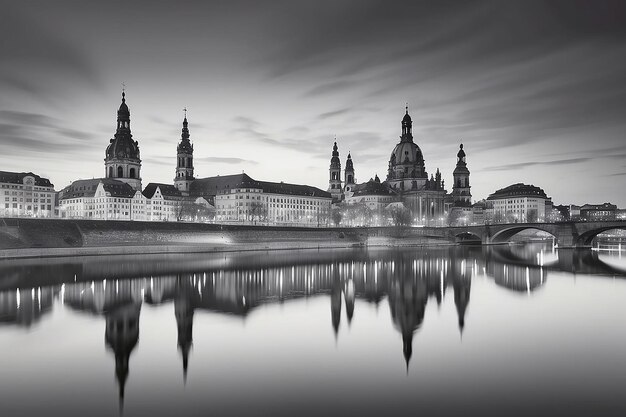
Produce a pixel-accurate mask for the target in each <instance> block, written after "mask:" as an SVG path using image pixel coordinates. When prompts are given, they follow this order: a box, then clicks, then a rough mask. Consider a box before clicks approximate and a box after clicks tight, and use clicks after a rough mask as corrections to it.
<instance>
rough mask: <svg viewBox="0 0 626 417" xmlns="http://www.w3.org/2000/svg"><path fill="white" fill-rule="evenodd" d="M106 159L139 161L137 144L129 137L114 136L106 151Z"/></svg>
mask: <svg viewBox="0 0 626 417" xmlns="http://www.w3.org/2000/svg"><path fill="white" fill-rule="evenodd" d="M106 158H107V159H139V144H138V143H137V141H134V140H132V138H131V137H130V136H121V137H120V136H118V135H117V134H116V135H115V138H114V139H111V143H110V144H109V146H107V150H106Z"/></svg>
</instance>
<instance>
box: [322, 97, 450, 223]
mask: <svg viewBox="0 0 626 417" xmlns="http://www.w3.org/2000/svg"><path fill="white" fill-rule="evenodd" d="M405 110H406V111H405V114H404V117H403V118H402V122H401V125H402V131H401V132H402V134H401V136H400V142H399V143H397V144H396V146H395V147H394V148H393V151H392V152H391V156H390V158H389V165H388V171H387V179H386V180H385V181H384V182H383V183H382V184H381V185H376V184H375V181H372V182H371V183H370V184H369V185H368V184H367V183H363V184H356V181H354V165H353V162H352V156H351V155H348V160H347V161H346V174H345V178H346V182H345V186H344V187H343V188H342V186H341V180H340V179H339V178H340V177H339V176H338V175H339V173H340V172H341V164H340V162H339V152H338V150H337V143H336V142H335V144H334V146H333V154H332V158H331V164H330V179H329V188H328V190H329V192H330V193H331V194H332V195H333V202H334V203H338V202H341V201H346V202H348V203H355V202H357V200H358V201H359V202H360V201H363V202H367V201H370V202H376V205H377V207H378V206H379V204H380V202H382V201H385V202H386V201H388V200H389V199H390V196H393V201H392V203H402V204H401V206H403V207H404V208H406V209H408V210H410V212H411V217H412V219H413V220H412V222H413V224H436V223H437V222H442V221H443V217H444V215H445V205H444V200H445V196H446V190H445V188H444V181H443V180H442V179H441V173H440V172H439V169H437V171H436V173H435V175H432V174H431V176H430V178H429V177H428V173H427V172H426V166H425V163H424V156H423V154H422V150H421V149H420V147H419V146H418V145H417V144H416V143H415V142H414V141H413V132H412V129H413V122H412V120H411V116H410V115H409V110H408V106H407V108H406V109H405ZM348 168H350V170H349V171H348ZM349 175H352V180H353V183H348V178H349ZM383 188H386V189H387V190H388V192H385V191H384V190H383ZM355 190H358V199H354V198H352V197H353V195H354V194H355ZM370 193H371V195H370ZM396 206H397V205H396Z"/></svg>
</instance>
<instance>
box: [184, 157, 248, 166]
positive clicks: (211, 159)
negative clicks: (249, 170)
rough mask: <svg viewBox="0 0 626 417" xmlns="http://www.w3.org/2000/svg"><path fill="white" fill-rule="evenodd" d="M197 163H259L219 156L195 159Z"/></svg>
mask: <svg viewBox="0 0 626 417" xmlns="http://www.w3.org/2000/svg"><path fill="white" fill-rule="evenodd" d="M194 159H195V161H199V162H208V163H214V164H252V165H257V164H258V162H257V161H253V160H251V159H242V158H231V157H217V156H207V157H201V158H194Z"/></svg>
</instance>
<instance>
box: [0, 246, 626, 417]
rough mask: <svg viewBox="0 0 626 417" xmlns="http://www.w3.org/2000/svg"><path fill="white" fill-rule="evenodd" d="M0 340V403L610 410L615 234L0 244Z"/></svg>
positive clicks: (4, 409) (209, 411)
mask: <svg viewBox="0 0 626 417" xmlns="http://www.w3.org/2000/svg"><path fill="white" fill-rule="evenodd" d="M609 249H610V250H609ZM0 353H1V355H0V371H1V376H0V414H1V415H5V416H35V415H42V414H49V413H52V415H68V416H74V415H76V416H84V415H89V416H115V415H122V414H123V415H126V416H172V415H181V416H182V415H185V416H193V415H215V416H226V415H232V416H242V415H271V416H282V415H285V416H286V415H342V416H345V415H361V416H369V415H371V416H374V415H377V416H381V415H399V414H401V413H406V414H412V415H415V414H421V415H459V414H469V415H475V414H476V415H477V414H483V415H496V414H497V415H528V414H532V415H569V416H571V415H622V416H623V415H626V401H624V392H626V252H624V251H623V250H622V249H621V248H619V250H618V248H612V247H609V248H607V249H606V250H601V251H596V250H594V251H591V250H580V251H576V250H557V249H555V248H553V247H552V246H551V245H549V244H548V245H543V244H526V245H503V246H495V247H471V246H467V247H458V246H457V247H437V248H403V249H397V248H396V249H367V248H360V249H345V250H309V251H305V250H303V251H273V252H241V253H219V254H189V255H142V256H112V257H101V256H91V257H76V258H49V259H46V258H38V259H14V260H3V261H0Z"/></svg>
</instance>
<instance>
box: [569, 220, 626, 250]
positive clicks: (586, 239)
mask: <svg viewBox="0 0 626 417" xmlns="http://www.w3.org/2000/svg"><path fill="white" fill-rule="evenodd" d="M609 230H626V224H624V225H615V224H613V225H607V226H602V227H597V228H595V229H591V230H588V231H586V232H584V233H581V234H580V236H578V239H577V242H576V246H591V243H592V241H593V239H594V238H595V237H596V236H598V235H599V234H600V233H604V232H608V231H609Z"/></svg>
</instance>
